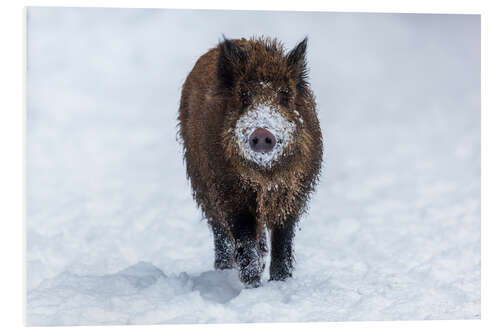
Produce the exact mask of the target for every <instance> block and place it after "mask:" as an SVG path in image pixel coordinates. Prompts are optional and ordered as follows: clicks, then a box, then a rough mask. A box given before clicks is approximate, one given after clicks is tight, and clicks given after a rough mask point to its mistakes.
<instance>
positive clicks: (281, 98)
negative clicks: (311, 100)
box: [278, 89, 290, 108]
mask: <svg viewBox="0 0 500 333" xmlns="http://www.w3.org/2000/svg"><path fill="white" fill-rule="evenodd" d="M278 103H280V104H281V105H283V106H284V107H286V108H287V107H289V106H290V92H289V91H288V90H285V89H280V90H279V91H278Z"/></svg>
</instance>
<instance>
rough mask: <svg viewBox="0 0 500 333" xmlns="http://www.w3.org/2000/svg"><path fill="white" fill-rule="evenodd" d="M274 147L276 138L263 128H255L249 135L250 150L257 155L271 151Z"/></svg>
mask: <svg viewBox="0 0 500 333" xmlns="http://www.w3.org/2000/svg"><path fill="white" fill-rule="evenodd" d="M275 145H276V138H275V137H274V135H273V133H271V132H269V131H268V130H266V129H265V128H257V129H256V130H255V131H254V132H253V133H252V135H250V148H252V150H253V151H255V152H258V153H268V152H270V151H271V150H273V148H274V146H275Z"/></svg>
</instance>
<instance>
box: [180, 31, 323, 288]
mask: <svg viewBox="0 0 500 333" xmlns="http://www.w3.org/2000/svg"><path fill="white" fill-rule="evenodd" d="M306 47H307V38H306V39H304V40H303V41H302V42H300V43H299V44H298V45H297V46H296V47H295V48H293V49H292V50H291V51H289V52H288V53H286V52H285V50H284V47H283V45H282V44H281V43H280V42H278V41H277V40H276V39H270V38H251V39H245V38H242V39H238V40H235V39H233V40H229V39H226V38H224V39H223V40H222V42H220V43H219V44H218V45H217V46H216V47H215V48H213V49H211V50H209V51H208V52H207V53H205V54H204V55H202V56H201V57H200V58H199V59H198V61H197V62H196V64H195V66H194V68H193V69H192V71H191V72H190V73H189V75H188V77H187V79H186V81H185V83H184V85H183V89H182V97H181V103H180V110H179V125H180V126H179V127H180V130H179V133H180V136H181V138H182V141H183V143H184V159H185V164H186V169H187V176H188V178H189V179H190V181H191V186H192V188H193V196H194V198H195V200H196V202H197V204H198V205H199V206H200V207H201V209H202V210H203V213H204V215H205V216H206V218H207V220H208V222H209V224H210V225H211V226H212V230H213V232H214V238H215V267H216V268H217V269H225V268H232V267H233V266H234V265H236V266H237V268H238V270H239V275H240V279H241V281H242V282H243V283H245V284H246V285H247V286H258V285H259V284H260V281H261V274H262V272H263V270H264V255H265V254H266V252H267V246H266V230H269V232H270V233H271V267H270V277H271V279H272V280H283V279H285V278H287V277H290V276H291V274H292V268H293V267H292V266H293V262H294V259H293V248H292V245H293V237H294V227H295V224H296V222H297V221H298V219H299V217H300V216H301V214H302V213H303V212H304V211H305V209H306V205H307V201H308V199H309V197H310V194H311V193H312V192H313V191H314V188H315V185H316V183H317V181H318V176H319V173H320V169H321V163H322V151H323V144H322V135H321V129H320V126H319V121H318V118H317V114H316V104H315V101H314V96H313V93H312V91H311V90H310V87H309V84H308V82H307V76H308V75H307V74H308V73H307V67H306V58H305V53H306ZM262 110H264V111H262ZM263 112H267V113H266V114H265V115H264V116H262V115H261V114H262V113H263ZM251 117H254V118H255V119H257V117H261V118H262V117H263V118H262V119H264V120H262V122H263V123H265V122H266V121H267V120H266V119H267V118H269V119H271V120H270V121H274V122H275V123H276V124H278V125H276V126H275V127H276V128H278V129H275V128H274V127H272V126H273V125H272V124H271V125H269V126H268V129H269V128H271V131H272V130H274V131H275V132H276V131H281V132H283V133H274V134H275V135H276V138H277V140H278V141H279V140H281V141H279V142H278V143H277V146H276V149H275V151H274V152H273V153H269V154H268V155H266V154H264V153H262V156H263V157H266V158H265V159H263V161H264V162H262V163H261V162H259V161H260V156H261V155H259V154H260V153H255V152H253V151H250V150H248V149H247V148H245V147H246V146H245V142H246V140H247V136H246V135H249V133H247V132H246V131H247V129H246V128H243V129H242V128H241V127H242V126H253V125H252V121H253V120H252V119H253V118H251ZM266 117H267V118H266ZM259 119H260V118H259ZM259 121H260V120H259ZM242 124H243V125H242ZM258 126H261V125H259V124H257V125H255V126H254V127H258ZM262 126H265V125H262ZM283 128H285V129H286V133H284V131H285V130H282V129H283ZM253 129H254V128H252V129H249V130H248V131H252V130H253ZM283 140H285V141H286V142H282V141H283ZM270 154H273V155H270Z"/></svg>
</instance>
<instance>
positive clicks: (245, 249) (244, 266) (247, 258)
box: [231, 214, 264, 287]
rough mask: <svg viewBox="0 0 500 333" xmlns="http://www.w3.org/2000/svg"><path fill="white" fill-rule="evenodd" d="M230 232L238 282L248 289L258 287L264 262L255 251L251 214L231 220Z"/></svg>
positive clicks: (255, 238)
mask: <svg viewBox="0 0 500 333" xmlns="http://www.w3.org/2000/svg"><path fill="white" fill-rule="evenodd" d="M231 232H232V234H233V236H234V239H235V242H236V251H235V262H236V264H237V265H238V268H239V275H240V280H241V282H243V283H244V284H246V285H247V286H249V287H258V286H259V285H260V277H261V274H262V271H263V270H264V261H263V260H262V257H261V255H260V253H259V250H258V249H257V235H256V222H255V217H254V216H253V215H251V214H240V215H238V216H237V217H236V218H235V219H234V220H233V223H232V225H231Z"/></svg>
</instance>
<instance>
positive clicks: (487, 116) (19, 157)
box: [2, 3, 494, 325]
mask: <svg viewBox="0 0 500 333" xmlns="http://www.w3.org/2000/svg"><path fill="white" fill-rule="evenodd" d="M434 5H435V4H434ZM454 5H455V6H456V5H457V3H454ZM141 6H144V7H147V5H146V4H145V3H141ZM151 6H153V7H154V6H155V5H154V4H152V5H151ZM260 8H265V7H260ZM455 8H456V7H455ZM278 9H281V8H278ZM290 9H300V8H299V7H294V8H290ZM307 9H315V8H307ZM329 9H330V10H341V9H342V8H329ZM354 9H355V8H354ZM362 9H363V10H366V9H369V8H366V9H365V8H362ZM385 9H386V8H383V7H382V8H377V9H376V10H377V11H384V10H385ZM432 9H433V10H437V11H439V12H450V11H452V12H457V11H454V10H453V7H446V8H443V9H440V8H435V7H434V8H432ZM467 9H468V8H460V10H459V11H458V12H467V13H468V11H467ZM358 10H361V9H358ZM391 10H392V11H413V10H410V9H398V8H391ZM414 10H415V11H421V10H424V11H427V10H425V8H415V9H414ZM484 14H487V13H484ZM10 16H11V17H12V16H14V15H10ZM14 17H15V16H14ZM20 17H22V16H21V15H18V16H17V19H18V20H19V21H18V22H19V24H18V25H17V26H18V27H19V26H20V25H21V23H22V20H21V19H20ZM488 23H489V21H488V16H487V15H484V16H483V29H484V27H486V29H488V25H487V24H488ZM4 31H5V29H4ZM20 31H22V30H20ZM20 35H21V34H19V35H18V36H17V37H18V38H17V40H16V39H15V38H14V39H15V42H17V44H14V45H17V48H18V50H20V51H21V50H22V48H21V46H22V43H21V38H19V36H20ZM489 52H493V50H492V51H489ZM19 54H22V53H21V52H20V53H19ZM19 54H18V60H19V59H22V57H20V56H19ZM489 56H490V54H487V57H489ZM490 65H493V64H491V63H489V62H487V61H486V62H483V70H484V68H485V66H490ZM8 67H11V68H12V65H8ZM17 68H18V69H19V68H22V63H21V64H19V66H18V67H17ZM14 69H15V68H14ZM16 73H17V75H14V79H16V80H17V81H16V80H13V81H10V82H9V85H8V86H6V87H5V88H4V89H3V90H4V91H8V89H9V88H12V87H13V86H14V87H15V86H16V85H14V84H13V83H12V82H18V83H19V84H18V85H17V87H18V88H19V87H20V86H21V82H22V80H21V78H20V76H19V75H18V74H19V70H18V71H17V72H16V71H15V70H14V74H16ZM483 73H484V72H483ZM488 73H491V71H489V70H488ZM486 76H487V75H486ZM19 91H20V92H22V90H21V89H19ZM488 91H489V90H488V86H486V87H485V89H484V90H483V93H488ZM6 95H7V96H9V95H10V96H12V94H6ZM17 97H18V98H17V100H14V104H11V108H12V107H13V106H14V108H15V107H16V106H17V107H18V109H19V108H20V106H21V105H22V103H21V101H22V95H18V96H17ZM4 113H5V112H4ZM492 117H493V115H492V114H491V113H488V104H485V105H484V106H483V121H484V120H485V119H488V123H486V124H484V123H483V126H484V127H483V135H484V134H485V133H492V132H491V131H489V130H488V127H487V126H488V124H494V122H493V120H494V119H492ZM9 119H11V118H9ZM15 119H17V121H18V122H19V124H22V117H21V118H19V117H18V118H15V117H14V120H15ZM14 120H10V122H9V121H6V122H3V124H7V123H9V124H12V123H13V122H14ZM14 127H15V126H11V125H10V126H8V128H10V129H12V128H14ZM20 128H22V126H21V125H19V126H18V127H17V129H18V130H19V129H20ZM3 133H8V132H7V131H3ZM19 134H22V131H20V133H18V134H17V136H16V134H13V135H12V136H11V138H12V137H17V138H18V139H20V141H19V142H18V143H17V144H18V146H17V147H16V146H15V145H13V144H12V139H11V138H10V139H3V140H2V144H6V143H7V144H8V145H7V147H13V146H14V150H13V153H14V156H13V157H12V158H11V160H16V156H17V160H18V161H19V163H20V164H18V165H17V166H13V168H12V171H15V170H17V172H18V173H17V174H18V177H17V180H18V181H20V180H21V179H22V173H19V171H20V170H22V165H23V164H22V163H21V162H22V160H23V159H22V154H21V152H22V149H21V147H22V143H23V141H22V140H21V138H22V135H19ZM483 138H484V136H483ZM489 142H491V141H489V140H485V141H483V144H484V146H487V145H488V143H489ZM7 147H6V149H5V150H3V151H7ZM2 148H3V146H2ZM16 148H17V149H18V150H17V151H16V150H15V149H16ZM16 154H17V155H16ZM485 157H486V156H485V155H484V151H483V161H484V158H485ZM493 163H494V161H493ZM487 166H488V164H483V168H484V169H483V170H485V171H486V172H483V177H484V176H485V175H486V176H485V177H488V184H486V185H485V184H484V183H483V191H485V190H488V187H489V186H491V185H489V184H494V182H491V181H492V180H493V177H492V175H488V174H487V169H486V168H487ZM16 167H17V169H16ZM5 174H6V175H9V176H8V177H7V178H8V179H10V180H11V182H12V180H16V178H15V177H13V176H10V173H9V172H7V173H5ZM490 180H491V181H490ZM483 181H484V178H483ZM4 183H6V182H4ZM13 186H14V187H13V188H12V190H10V191H9V192H8V196H6V198H5V200H3V202H10V201H9V200H12V197H15V193H18V195H17V198H18V199H21V198H22V196H21V193H19V192H15V191H16V187H15V185H14V184H13ZM17 190H19V189H18V188H17ZM483 193H484V192H483ZM488 194H489V193H488ZM482 202H483V203H482V204H483V207H485V209H483V214H484V215H483V216H486V219H485V218H484V217H483V229H482V231H483V235H486V236H487V235H488V234H492V230H491V229H490V228H493V225H489V224H486V225H485V223H487V221H488V220H487V218H488V217H490V216H489V213H488V210H487V209H488V202H489V201H488V196H484V197H483V200H482ZM6 206H7V207H9V208H12V209H13V212H12V214H11V215H8V216H9V217H8V219H10V220H15V219H16V217H17V220H18V221H19V220H20V218H21V217H22V214H21V212H22V200H19V202H18V205H17V206H15V205H12V204H8V205H6ZM16 209H17V210H16ZM20 214H21V215H20ZM5 221H7V219H5ZM485 230H486V231H487V233H485ZM18 234H21V232H18ZM10 238H12V237H10ZM485 242H486V244H488V241H487V238H486V241H485ZM5 244H8V243H4V244H3V245H5ZM11 248H16V246H15V245H13V246H11ZM17 248H19V246H17ZM9 253H10V251H9ZM19 259H20V258H17V261H16V262H15V264H14V265H10V266H8V267H19V269H18V270H17V271H20V266H21V265H20V263H19V261H21V262H22V260H19ZM482 259H483V263H485V262H486V263H487V260H488V252H486V253H484V254H483V257H482ZM486 265H487V264H486ZM483 274H484V273H483ZM483 276H484V275H483ZM485 278H486V277H485ZM486 279H487V278H486ZM20 280H21V279H19V278H18V281H20ZM486 281H488V280H486ZM489 287H490V286H489V285H488V284H487V282H486V283H484V284H483V288H489ZM10 289H11V288H10ZM18 290H19V291H20V289H18ZM486 290H487V289H486ZM488 294H489V293H488ZM16 295H17V296H16ZM16 295H14V296H15V297H13V300H15V299H17V300H19V297H18V295H19V292H18V293H17V294H16ZM483 300H488V296H487V295H485V294H484V293H483ZM14 304H15V303H14ZM20 307H21V306H20V305H19V306H18V308H20ZM9 308H12V304H11V305H10V306H9ZM482 314H483V318H487V317H488V307H487V306H486V307H484V308H483V311H482ZM460 325H463V324H460Z"/></svg>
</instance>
